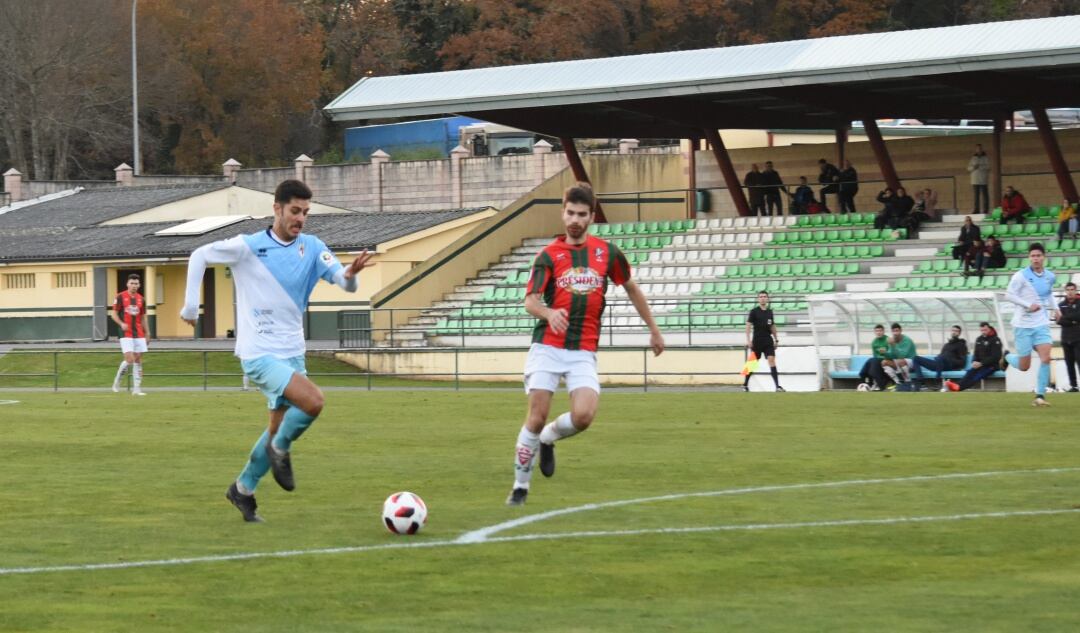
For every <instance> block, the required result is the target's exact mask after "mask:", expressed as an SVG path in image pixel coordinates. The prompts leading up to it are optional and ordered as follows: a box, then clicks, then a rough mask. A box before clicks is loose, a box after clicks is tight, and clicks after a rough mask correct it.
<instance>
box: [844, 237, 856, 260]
mask: <svg viewBox="0 0 1080 633" xmlns="http://www.w3.org/2000/svg"><path fill="white" fill-rule="evenodd" d="M848 241H850V240H848ZM858 256H859V250H858V249H857V248H855V247H854V246H844V247H843V255H841V257H843V258H844V259H854V258H856V257H858Z"/></svg>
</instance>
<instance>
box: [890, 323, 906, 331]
mask: <svg viewBox="0 0 1080 633" xmlns="http://www.w3.org/2000/svg"><path fill="white" fill-rule="evenodd" d="M889 327H890V328H891V329H893V330H901V331H902V330H903V329H904V328H902V327H900V324H899V323H893V324H892V325H890V326H889Z"/></svg>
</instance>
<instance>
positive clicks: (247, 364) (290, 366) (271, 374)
mask: <svg viewBox="0 0 1080 633" xmlns="http://www.w3.org/2000/svg"><path fill="white" fill-rule="evenodd" d="M240 366H241V367H242V368H243V369H244V373H245V374H247V377H248V378H250V379H251V384H253V385H255V386H256V387H258V388H259V391H261V392H262V394H263V395H264V396H266V405H267V407H268V408H270V409H277V408H280V407H283V406H286V405H288V404H289V401H288V400H286V399H285V387H288V386H289V381H290V380H292V376H293V374H294V373H297V372H299V373H300V374H301V375H304V376H306V375H307V367H305V366H304V357H303V356H293V357H292V358H276V357H274V356H260V357H258V358H252V359H249V360H243V361H240Z"/></svg>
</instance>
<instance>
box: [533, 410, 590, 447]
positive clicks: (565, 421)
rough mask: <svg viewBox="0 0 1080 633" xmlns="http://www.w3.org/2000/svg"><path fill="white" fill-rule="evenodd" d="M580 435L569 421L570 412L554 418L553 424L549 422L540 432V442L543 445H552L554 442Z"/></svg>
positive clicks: (571, 421)
mask: <svg viewBox="0 0 1080 633" xmlns="http://www.w3.org/2000/svg"><path fill="white" fill-rule="evenodd" d="M578 433H580V431H579V430H578V428H577V427H576V426H574V422H573V420H571V419H570V412H569V411H567V412H566V413H564V414H562V415H560V416H559V417H557V418H555V421H554V422H549V423H548V424H547V426H545V427H544V430H543V431H540V441H541V442H543V443H544V444H554V443H555V442H556V441H558V440H561V439H565V438H567V437H570V436H571V435H577V434H578Z"/></svg>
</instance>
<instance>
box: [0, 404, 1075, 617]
mask: <svg viewBox="0 0 1080 633" xmlns="http://www.w3.org/2000/svg"><path fill="white" fill-rule="evenodd" d="M564 398H565V396H562V395H560V396H559V397H558V398H557V401H556V402H557V404H556V409H555V412H557V411H560V410H562V408H561V406H560V405H563V404H564V402H565V400H564ZM0 399H11V400H18V401H19V402H18V403H17V404H5V405H0V473H2V474H0V484H2V487H0V631H5V632H7V631H80V632H82V631H152V630H162V631H193V632H194V631H282V632H286V631H288V632H294V631H402V632H405V631H409V632H412V631H418V630H425V631H523V630H538V631H552V632H565V631H570V632H576V631H582V632H584V631H620V632H621V631H874V630H877V631H890V632H893V631H980V632H985V631H1002V632H1005V631H1009V632H1012V631H1063V632H1064V631H1070V632H1072V631H1076V630H1078V629H1080V611H1078V609H1077V605H1078V604H1080V540H1078V539H1077V535H1078V534H1080V529H1078V528H1080V510H1078V509H1077V506H1078V505H1080V451H1078V450H1077V449H1078V447H1080V424H1078V422H1077V417H1076V414H1075V405H1076V404H1080V397H1076V396H1073V395H1072V394H1060V395H1056V396H1053V397H1051V402H1052V403H1053V404H1054V407H1053V408H1051V409H1049V410H1033V409H1032V408H1031V407H1030V406H1029V402H1030V398H1029V397H1027V396H1025V395H1023V394H979V393H970V394H969V393H964V394H938V393H929V394H856V393H851V392H848V393H821V394H775V395H774V394H732V393H672V392H667V393H648V394H642V393H606V394H604V396H603V398H602V401H601V410H600V414H599V416H598V418H597V421H596V423H595V425H594V427H593V428H592V429H590V430H589V431H588V432H587V433H585V434H583V435H581V436H578V437H575V438H573V439H570V440H567V441H565V442H562V443H560V444H559V446H558V471H557V473H556V475H555V477H554V478H552V479H550V480H547V479H544V478H543V477H541V476H540V475H539V473H537V475H536V479H535V482H534V485H533V491H532V495H531V497H530V499H529V503H528V504H527V505H526V506H525V507H523V508H508V507H506V506H505V505H504V504H503V501H504V498H505V496H506V493H507V492H508V489H509V485H510V482H511V478H512V471H511V463H512V449H513V443H514V439H515V437H516V434H517V430H518V428H519V427H520V424H521V420H522V417H523V413H524V407H525V399H524V396H523V395H522V394H520V393H517V392H475V391H474V392H462V393H453V392H433V391H432V392H429V391H408V392H406V391H381V392H370V393H369V392H359V391H331V392H328V394H327V408H326V410H325V411H324V414H323V416H322V417H321V418H320V419H319V420H318V421H317V422H316V423H315V425H314V426H313V427H312V429H311V430H310V431H309V432H308V434H307V435H305V436H304V438H303V439H301V440H300V441H299V442H298V443H297V444H296V446H295V448H294V457H293V463H294V468H295V470H296V476H297V490H296V491H295V492H293V493H286V492H283V491H281V490H280V489H278V488H277V487H276V485H275V484H274V482H273V480H272V478H270V477H267V478H266V479H265V480H264V481H263V483H262V485H261V486H260V488H259V491H258V500H259V504H260V512H261V513H262V514H263V516H264V517H265V518H266V520H267V523H265V524H262V525H248V524H245V523H243V522H242V521H241V520H240V516H239V513H238V512H237V511H236V510H235V509H233V508H232V507H231V506H230V505H229V504H228V503H227V502H226V501H225V500H224V498H223V493H224V490H225V488H226V486H227V485H228V484H229V482H230V481H231V480H232V478H233V477H235V475H236V474H237V471H238V470H239V469H240V467H241V466H242V464H243V460H244V458H245V456H246V454H247V451H248V449H249V448H250V446H251V444H252V442H253V441H254V440H255V438H256V436H257V435H258V433H259V431H260V428H261V427H262V425H263V424H264V422H265V413H264V412H263V408H264V406H265V404H264V400H263V399H262V398H261V396H259V395H258V394H256V393H242V392H239V391H237V392H220V391H219V392H209V393H199V392H196V393H182V392H172V393H170V392H152V393H151V394H150V395H149V396H147V397H145V398H133V397H131V396H129V395H126V394H112V393H108V394H102V393H89V394H88V393H78V392H61V393H56V394H54V393H27V392H18V391H6V392H0ZM966 473H998V474H990V475H981V476H974V477H960V476H955V475H960V474H966ZM920 476H925V477H924V478H917V477H920ZM913 478H914V479H913ZM856 480H875V481H871V482H864V483H859V484H854V483H849V484H846V485H825V484H829V483H830V482H852V481H856ZM883 480H884V481H883ZM890 480H891V481H890ZM743 489H750V490H744V491H742V492H739V493H730V494H720V495H711V496H690V497H679V498H672V499H668V500H657V501H652V502H644V503H628V504H624V505H613V506H602V507H598V508H595V509H592V510H588V511H580V512H573V513H567V514H559V515H554V516H551V517H550V518H547V519H545V520H539V521H533V522H528V523H525V524H522V525H519V526H516V527H508V528H506V529H502V530H499V531H497V532H496V533H494V534H492V535H491V536H490V539H491V540H489V541H487V542H480V543H474V544H461V543H458V542H455V541H456V539H458V538H459V537H461V536H462V535H463V534H465V533H468V532H471V531H474V530H478V529H481V528H485V527H489V526H494V525H498V524H501V523H504V522H506V521H510V520H512V519H516V518H520V517H527V516H531V515H536V514H540V513H544V512H550V511H554V510H559V509H562V508H571V507H576V506H581V505H584V504H594V503H596V504H601V503H604V502H613V501H620V500H634V499H642V498H648V497H656V496H663V495H677V494H683V493H701V492H715V491H739V490H743ZM398 490H411V491H414V492H416V493H418V494H420V495H421V496H422V497H423V498H424V500H425V501H426V502H427V504H428V506H429V508H430V517H429V521H428V525H427V527H426V528H425V529H424V531H423V532H421V534H419V535H417V536H415V537H412V538H408V537H399V536H394V535H391V534H389V533H388V532H387V531H386V530H385V529H384V528H383V527H382V525H381V524H380V517H379V514H380V509H381V506H382V502H383V499H384V498H385V497H386V496H387V495H388V494H390V493H392V492H395V491H398ZM1024 512H1027V513H1041V512H1045V513H1042V514H1017V513H1024ZM995 513H996V514H995ZM987 515H990V516H987ZM961 517H966V518H961ZM913 519H932V520H913ZM696 528H700V530H698V531H693V529H696ZM688 529H689V530H688ZM612 532H616V533H612ZM508 537H509V538H508ZM514 537H519V539H520V540H514ZM542 537H543V538H542ZM409 543H415V544H421V545H429V546H427V547H415V548H413V547H410V548H397V547H396V546H398V545H402V544H409ZM379 546H392V547H391V548H388V549H386V548H384V549H379V548H377V547H379ZM333 548H355V549H351V550H347V551H337V552H326V551H323V552H315V551H311V550H328V549H333ZM363 548H371V549H363ZM290 550H292V551H294V554H295V555H289V556H280V557H254V558H248V559H243V560H205V559H206V558H207V557H228V556H231V555H242V554H262V553H273V552H284V551H290ZM298 550H302V551H298ZM175 559H204V560H194V561H189V562H186V563H181V564H170V565H158V564H153V565H148V566H123V565H133V564H136V563H140V562H143V561H160V560H175ZM111 563H115V564H120V565H121V566H120V567H117V568H78V567H79V566H85V565H100V564H111ZM58 566H75V567H76V568H73V569H68V570H49V569H48V568H52V567H58ZM26 568H45V570H42V571H38V572H35V573H13V570H25V569H26Z"/></svg>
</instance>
